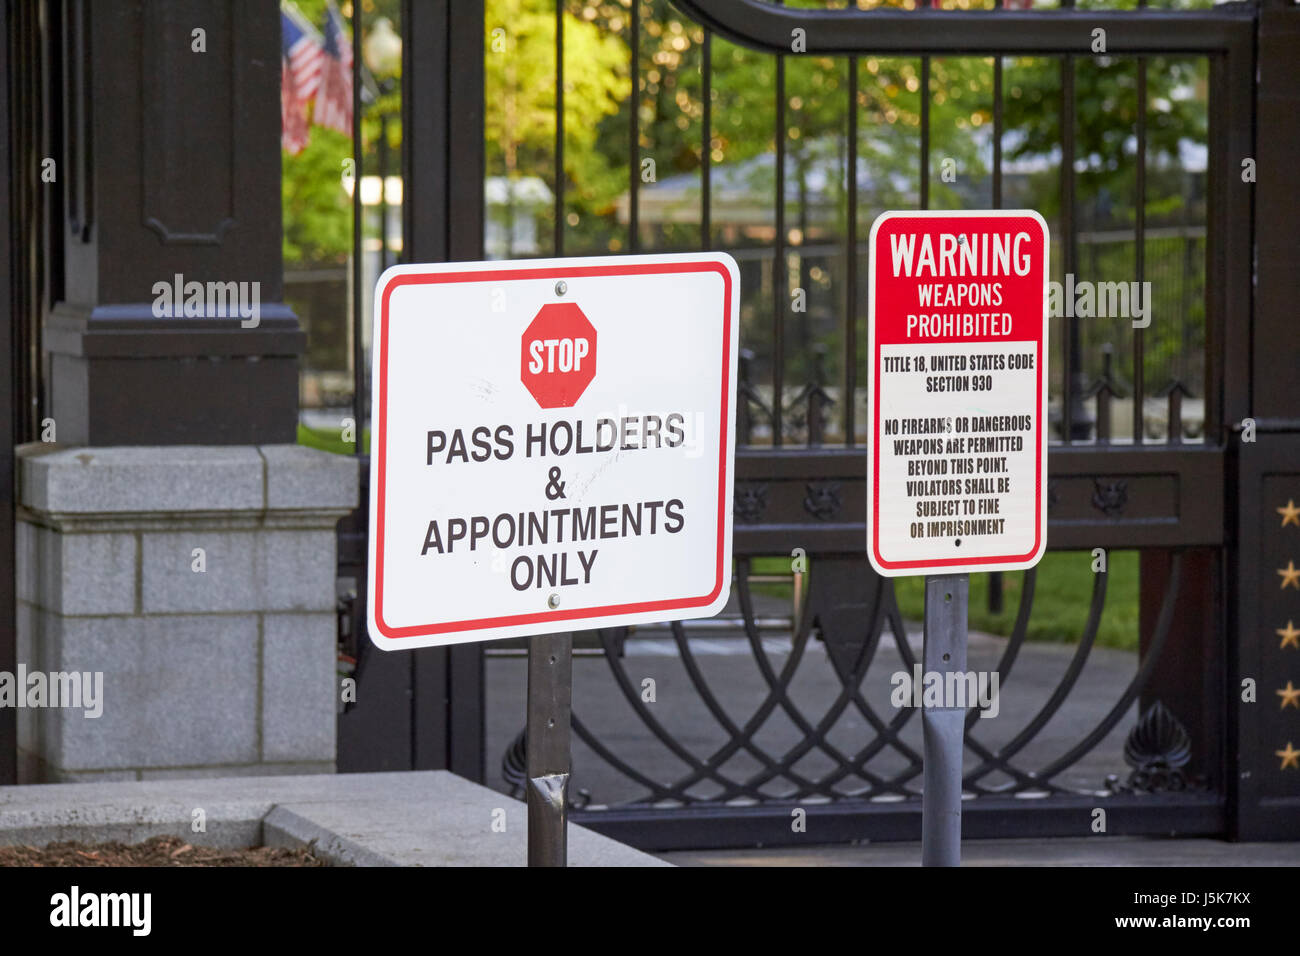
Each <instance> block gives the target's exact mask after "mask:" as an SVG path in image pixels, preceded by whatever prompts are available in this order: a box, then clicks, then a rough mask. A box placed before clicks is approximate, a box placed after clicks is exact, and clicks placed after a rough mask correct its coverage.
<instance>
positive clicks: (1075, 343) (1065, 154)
mask: <svg viewBox="0 0 1300 956" xmlns="http://www.w3.org/2000/svg"><path fill="white" fill-rule="evenodd" d="M1061 5H1062V6H1063V7H1066V8H1069V7H1072V6H1073V0H1062V4H1061ZM1061 260H1062V261H1061V271H1062V273H1063V274H1064V275H1066V276H1069V275H1072V274H1073V273H1074V267H1075V244H1074V57H1073V56H1071V55H1069V54H1066V55H1065V56H1063V57H1061ZM1073 288H1074V283H1073V282H1070V281H1068V280H1067V281H1066V283H1065V289H1066V290H1067V291H1066V297H1067V298H1068V297H1069V296H1070V295H1071V291H1070V290H1073ZM1064 306H1065V308H1064V310H1063V315H1062V318H1061V321H1063V322H1064V323H1065V325H1066V334H1065V335H1064V336H1062V339H1061V348H1062V350H1063V352H1064V353H1065V354H1064V355H1063V356H1062V358H1063V361H1062V362H1061V440H1062V441H1063V442H1065V443H1067V444H1068V443H1070V442H1072V441H1073V440H1074V428H1075V417H1076V416H1075V408H1074V404H1075V402H1076V401H1077V400H1080V399H1079V393H1081V389H1077V388H1076V387H1075V384H1076V383H1075V381H1074V379H1075V376H1076V374H1078V370H1079V368H1080V363H1079V355H1078V353H1079V338H1078V336H1079V325H1078V323H1077V322H1076V321H1075V319H1074V315H1073V312H1074V308H1073V303H1072V302H1066V303H1064ZM1079 417H1080V418H1082V416H1079Z"/></svg>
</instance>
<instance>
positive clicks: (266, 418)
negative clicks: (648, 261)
mask: <svg viewBox="0 0 1300 956" xmlns="http://www.w3.org/2000/svg"><path fill="white" fill-rule="evenodd" d="M49 16H50V18H51V24H50V30H51V33H52V35H53V36H56V37H58V40H59V43H60V46H61V55H62V59H63V67H64V70H63V76H62V77H61V78H60V80H61V83H62V98H61V101H60V103H61V107H62V116H60V117H59V118H58V123H59V126H60V127H61V135H59V136H58V137H56V138H55V142H57V144H58V146H59V149H58V153H57V155H56V156H55V157H53V158H55V159H56V162H57V167H56V168H57V171H58V174H57V178H56V180H55V182H54V183H52V184H50V186H49V188H50V189H52V190H56V191H57V192H56V193H53V194H52V195H53V197H54V198H53V199H52V201H54V202H55V203H56V206H57V208H61V209H62V210H63V211H64V215H62V216H60V217H58V218H57V219H56V220H54V222H55V226H54V228H55V229H61V230H62V234H59V235H56V236H54V237H53V245H54V246H55V249H56V250H57V252H58V255H56V256H54V257H52V258H53V271H54V274H53V277H52V283H51V285H52V292H51V299H52V302H53V308H52V309H51V310H50V312H49V314H48V315H47V317H46V320H45V325H44V329H43V347H44V349H45V351H46V352H47V354H48V356H49V366H48V367H49V374H48V382H47V384H48V389H49V394H48V396H47V399H46V403H45V414H46V415H47V416H48V417H49V418H52V419H53V420H54V423H55V438H56V440H57V441H59V442H63V443H69V444H76V445H183V444H201V445H261V444H271V443H280V442H292V441H294V440H295V429H296V426H297V412H298V356H299V355H300V354H301V353H302V351H303V347H304V344H305V338H304V336H303V333H302V331H301V329H300V328H299V326H298V320H297V319H296V318H295V317H294V315H293V313H292V312H291V311H290V310H289V308H288V307H287V306H286V305H284V303H283V301H282V300H283V286H284V281H283V280H284V275H283V260H282V253H281V237H282V233H283V227H282V224H281V220H280V216H281V212H280V161H281V156H280V13H279V10H278V8H277V6H276V4H274V3H267V2H259V0H226V2H221V3H210V2H208V0H137V2H134V3H93V2H90V0H67V2H66V3H63V4H62V5H58V4H51V5H50V10H49ZM169 289H170V292H168V291H167V290H169ZM178 289H179V291H180V293H181V301H177V295H176V291H177V290H178ZM254 305H255V306H256V308H255V310H254ZM42 437H43V438H46V439H47V440H48V435H43V436H42Z"/></svg>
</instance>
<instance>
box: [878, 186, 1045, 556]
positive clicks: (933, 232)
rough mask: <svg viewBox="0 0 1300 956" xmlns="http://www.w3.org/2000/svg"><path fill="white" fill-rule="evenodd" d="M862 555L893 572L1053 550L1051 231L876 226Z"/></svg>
mask: <svg viewBox="0 0 1300 956" xmlns="http://www.w3.org/2000/svg"><path fill="white" fill-rule="evenodd" d="M870 247H871V273H870V283H869V294H868V295H869V298H868V302H869V305H868V308H869V316H870V318H869V323H868V325H869V339H868V342H869V344H868V348H869V353H868V354H869V355H870V356H871V369H872V374H871V381H870V387H869V391H868V399H867V427H868V429H869V435H870V447H869V456H870V457H869V460H868V463H867V474H868V478H867V481H868V491H869V494H868V508H867V551H868V554H869V556H870V559H871V564H872V566H873V567H875V569H876V570H877V571H879V572H880V573H881V574H883V575H887V576H898V575H907V574H927V573H948V574H953V573H961V572H967V571H997V570H1014V569H1017V568H1028V567H1032V566H1034V565H1035V564H1037V563H1038V561H1039V559H1040V558H1041V557H1042V555H1043V552H1044V551H1045V550H1046V548H1047V502H1046V495H1045V491H1046V484H1047V387H1048V377H1047V278H1048V261H1047V257H1048V237H1047V224H1046V223H1045V222H1044V221H1043V218H1042V217H1041V216H1040V215H1038V213H1036V212H1032V211H1027V210H1019V211H998V212H887V213H885V214H883V215H882V216H880V218H878V219H877V220H876V222H875V224H874V225H873V226H872V228H871V240H870Z"/></svg>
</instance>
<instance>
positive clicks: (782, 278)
mask: <svg viewBox="0 0 1300 956" xmlns="http://www.w3.org/2000/svg"><path fill="white" fill-rule="evenodd" d="M785 137H786V128H785V55H784V54H781V53H778V54H777V55H776V247H775V248H774V249H773V261H772V299H773V303H772V305H773V308H772V444H773V445H774V446H775V447H777V448H780V447H781V445H782V441H783V436H782V434H781V433H782V431H784V428H783V423H784V421H785V394H784V393H785V313H786V310H787V309H788V308H789V307H790V303H789V296H788V295H787V294H786V282H787V280H788V278H789V276H788V274H787V273H788V270H789V265H788V263H787V262H786V254H785Z"/></svg>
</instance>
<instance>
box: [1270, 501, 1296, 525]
mask: <svg viewBox="0 0 1300 956" xmlns="http://www.w3.org/2000/svg"><path fill="white" fill-rule="evenodd" d="M1274 510H1275V511H1276V512H1277V513H1278V514H1280V515H1281V516H1282V527H1284V528H1285V527H1286V526H1287V525H1289V524H1293V525H1295V526H1296V527H1297V528H1300V508H1297V507H1296V503H1295V501H1294V500H1292V499H1291V498H1288V499H1287V500H1286V507H1285V508H1275V509H1274Z"/></svg>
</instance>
